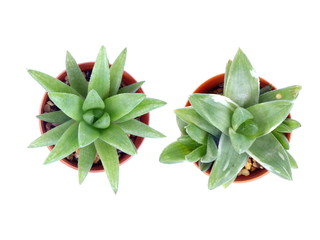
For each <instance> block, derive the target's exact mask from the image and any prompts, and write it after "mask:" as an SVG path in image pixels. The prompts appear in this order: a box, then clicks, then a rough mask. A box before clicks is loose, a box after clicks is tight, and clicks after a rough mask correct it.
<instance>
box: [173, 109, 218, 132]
mask: <svg viewBox="0 0 320 240" xmlns="http://www.w3.org/2000/svg"><path fill="white" fill-rule="evenodd" d="M175 114H176V115H177V116H178V117H179V118H180V119H182V120H183V121H184V122H186V123H192V124H194V125H196V126H197V127H199V128H201V129H202V130H204V131H206V132H208V133H210V134H212V135H214V136H217V137H218V136H220V134H221V133H220V131H219V130H218V129H217V128H216V127H215V126H213V125H212V124H210V123H209V122H208V121H206V120H205V119H204V118H202V117H201V116H200V115H199V114H198V113H197V112H196V111H195V110H194V108H193V107H185V108H180V109H176V110H175Z"/></svg>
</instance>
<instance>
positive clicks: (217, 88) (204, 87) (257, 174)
mask: <svg viewBox="0 0 320 240" xmlns="http://www.w3.org/2000/svg"><path fill="white" fill-rule="evenodd" d="M259 80H260V88H263V87H265V86H267V85H270V86H271V87H272V90H275V89H276V88H275V87H274V86H273V85H272V84H270V83H269V82H268V81H266V80H265V79H263V78H261V77H259ZM223 83H224V73H223V74H220V75H217V76H214V77H212V78H210V79H208V80H207V81H205V82H204V83H202V84H201V85H200V86H199V87H198V88H197V89H196V90H195V91H194V92H193V93H213V94H223ZM185 106H186V107H187V106H190V102H189V101H188V102H187V103H186V105H185ZM288 117H289V118H290V115H288ZM285 136H286V138H287V139H288V141H290V138H291V133H286V134H285ZM248 161H249V162H250V164H251V165H253V164H255V166H257V167H254V168H255V169H254V170H253V171H249V175H247V176H245V175H238V176H237V178H236V179H235V181H234V182H236V183H244V182H249V181H254V180H257V179H259V178H261V177H263V176H265V175H267V174H268V173H269V171H268V170H266V169H265V168H263V167H262V166H261V165H260V164H259V163H257V162H256V161H255V160H254V159H252V158H251V157H249V159H248ZM194 164H195V165H196V166H197V167H198V168H199V162H195V163H194ZM244 169H245V167H244ZM252 169H253V168H252ZM210 172H211V168H209V169H208V170H207V171H205V172H204V173H205V174H206V175H210Z"/></svg>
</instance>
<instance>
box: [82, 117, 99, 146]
mask: <svg viewBox="0 0 320 240" xmlns="http://www.w3.org/2000/svg"><path fill="white" fill-rule="evenodd" d="M99 136H100V132H99V131H98V130H97V129H95V128H94V127H92V126H90V125H88V124H87V123H85V122H84V121H81V122H80V124H79V132H78V139H79V146H80V147H81V148H82V147H85V146H88V145H89V144H91V143H93V142H94V141H95V140H96V139H97V138H98V137H99Z"/></svg>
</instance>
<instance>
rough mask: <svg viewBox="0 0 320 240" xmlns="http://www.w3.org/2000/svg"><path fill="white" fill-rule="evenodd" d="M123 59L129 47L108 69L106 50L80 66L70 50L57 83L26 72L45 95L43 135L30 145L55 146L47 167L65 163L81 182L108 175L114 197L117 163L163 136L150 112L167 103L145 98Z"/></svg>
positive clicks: (47, 76)
mask: <svg viewBox="0 0 320 240" xmlns="http://www.w3.org/2000/svg"><path fill="white" fill-rule="evenodd" d="M125 59H126V49H125V50H123V51H122V52H121V54H120V55H119V56H118V58H117V59H116V60H115V62H114V63H113V65H111V67H110V65H109V62H108V58H107V54H106V50H105V48H104V47H103V46H102V47H101V49H100V51H99V54H98V57H97V59H96V62H95V63H93V62H92V63H84V64H79V65H78V64H77V63H76V61H75V59H74V58H73V57H72V56H71V54H70V53H68V52H67V55H66V71H65V72H63V73H62V74H60V75H59V77H58V79H56V78H54V77H51V76H49V75H47V74H44V73H41V72H38V71H35V70H28V72H29V73H30V75H31V76H32V77H33V78H34V79H35V80H36V81H37V82H38V83H39V84H40V85H41V86H43V87H44V89H45V90H46V91H47V93H46V94H45V96H44V99H43V103H42V104H41V110H40V113H41V114H40V115H39V116H37V117H38V118H39V119H40V128H41V131H42V133H43V134H42V135H41V136H40V137H39V138H37V139H36V140H35V141H33V142H32V143H31V144H30V146H29V147H41V146H51V147H50V150H51V152H50V154H49V156H48V157H47V158H46V160H45V162H44V163H45V164H47V163H52V162H55V161H58V160H61V159H62V161H63V162H64V163H66V164H67V165H69V166H71V167H73V168H77V169H78V172H79V183H82V182H83V181H84V179H85V177H86V176H87V174H88V172H89V171H93V172H97V171H105V172H106V174H107V176H108V178H109V182H110V184H111V186H112V189H113V191H114V192H115V193H116V192H117V190H118V182H119V163H123V162H124V161H125V160H127V159H128V158H129V157H130V156H131V155H134V154H136V152H137V149H136V148H137V147H139V145H140V144H141V142H142V139H143V138H144V137H151V138H158V137H164V135H163V134H161V133H160V132H158V131H156V130H155V129H153V128H151V127H149V126H148V121H149V114H148V113H149V112H150V111H151V110H153V109H156V108H158V107H161V106H163V105H164V104H165V102H163V101H161V100H157V99H152V98H147V97H146V95H145V94H144V93H143V91H142V89H141V88H140V87H141V85H142V83H143V82H136V81H135V80H134V79H133V78H132V77H131V76H130V75H129V74H128V73H126V72H125V71H124V70H123V69H124V64H125ZM53 146H54V147H53ZM119 158H120V159H119Z"/></svg>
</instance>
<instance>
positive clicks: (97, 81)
mask: <svg viewBox="0 0 320 240" xmlns="http://www.w3.org/2000/svg"><path fill="white" fill-rule="evenodd" d="M92 89H94V90H96V91H97V93H98V94H99V96H100V97H101V98H102V99H105V98H106V97H108V96H109V90H110V71H109V62H108V58H107V53H106V49H105V47H103V46H102V47H101V48H100V51H99V54H98V57H97V60H96V62H95V64H94V67H93V69H92V74H91V77H90V81H89V86H88V91H89V92H90V91H91V90H92Z"/></svg>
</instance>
